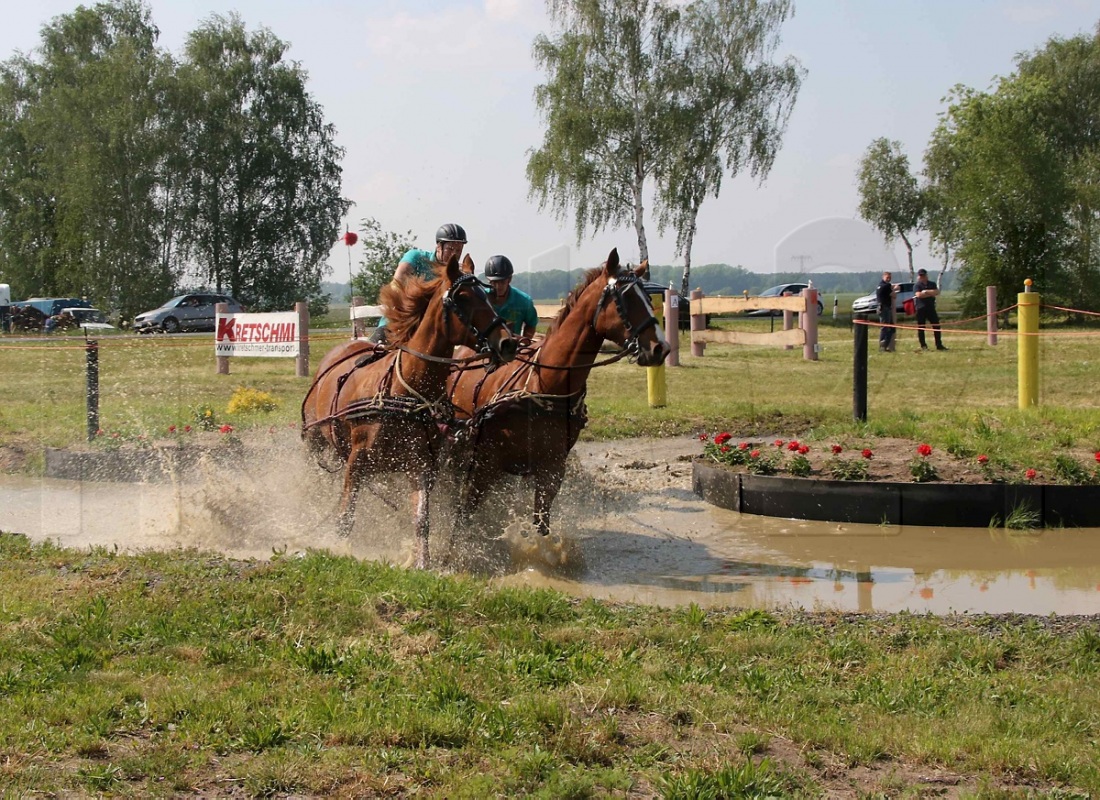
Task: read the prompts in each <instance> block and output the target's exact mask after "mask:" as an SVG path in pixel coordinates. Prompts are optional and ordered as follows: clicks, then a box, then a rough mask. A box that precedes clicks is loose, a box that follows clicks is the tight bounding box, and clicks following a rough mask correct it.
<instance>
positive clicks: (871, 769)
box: [0, 313, 1100, 800]
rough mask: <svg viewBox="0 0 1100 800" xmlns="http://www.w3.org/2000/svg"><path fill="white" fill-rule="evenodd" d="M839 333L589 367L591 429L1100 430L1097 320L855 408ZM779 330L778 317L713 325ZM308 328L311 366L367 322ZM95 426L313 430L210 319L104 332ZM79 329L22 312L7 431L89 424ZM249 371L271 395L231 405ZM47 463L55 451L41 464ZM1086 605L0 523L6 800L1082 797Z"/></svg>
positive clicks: (972, 339)
mask: <svg viewBox="0 0 1100 800" xmlns="http://www.w3.org/2000/svg"><path fill="white" fill-rule="evenodd" d="M824 323H825V324H823V326H822V336H821V341H822V345H823V348H822V351H821V358H820V360H819V361H816V362H809V361H805V360H803V358H802V354H801V351H800V350H793V351H785V350H781V349H779V350H772V349H765V348H748V347H740V348H738V347H733V346H717V345H712V346H709V347H708V348H707V353H706V355H705V356H704V357H702V358H693V357H691V356H690V355H689V349H688V345H687V343H686V341H685V342H684V344H683V346H682V349H681V363H682V366H681V367H678V368H669V369H667V370H666V377H667V384H668V397H669V404H668V406H667V407H665V408H660V409H652V408H650V407H649V405H648V402H647V396H646V370H644V369H642V368H639V367H637V366H633V365H630V364H626V363H618V364H615V365H612V366H608V367H603V368H599V369H597V370H595V371H594V372H593V373H592V377H591V379H590V382H589V407H590V411H589V413H590V424H589V427H588V429H587V430H586V433H585V435H586V436H588V437H597V438H613V437H623V436H634V435H662V434H683V433H689V432H691V433H696V432H700V431H709V432H711V433H713V432H715V431H717V430H730V431H733V432H741V433H749V432H776V433H780V434H782V435H784V436H788V437H789V436H794V435H797V436H798V437H799V438H800V439H805V440H807V441H812V440H814V439H815V438H817V439H826V438H828V437H834V436H837V437H839V436H842V435H844V434H855V435H858V436H861V437H869V436H901V437H910V438H914V439H920V440H924V441H929V442H931V443H932V444H933V445H935V446H937V447H942V448H945V449H949V450H952V451H953V452H964V451H966V449H967V448H975V449H978V448H980V451H981V452H989V453H990V454H991V456H994V455H995V456H996V457H998V458H1002V457H1003V458H1006V459H1011V460H1015V461H1017V462H1020V461H1024V460H1026V461H1027V462H1028V463H1042V459H1053V458H1054V457H1056V456H1057V455H1058V453H1060V452H1061V451H1063V450H1065V449H1066V448H1070V447H1078V448H1080V447H1085V446H1087V447H1091V448H1095V449H1100V414H1098V411H1097V406H1098V404H1100V392H1098V391H1097V389H1098V388H1100V379H1098V378H1097V375H1098V374H1100V373H1098V370H1097V369H1096V361H1097V356H1098V354H1100V349H1098V348H1100V332H1098V331H1096V330H1095V329H1082V328H1068V329H1063V328H1059V329H1057V331H1056V332H1054V333H1053V334H1052V335H1050V336H1045V337H1044V338H1042V339H1041V340H1040V352H1041V362H1042V381H1041V400H1042V405H1041V406H1040V407H1038V408H1034V409H1028V410H1025V411H1020V410H1018V409H1017V407H1016V405H1017V403H1016V362H1015V356H1016V347H1015V342H1014V340H1013V339H1012V338H1011V337H1004V338H1003V339H1002V341H1001V343H1000V344H999V345H998V346H997V347H989V346H987V345H986V344H985V343H984V336H982V335H978V333H975V334H968V333H963V332H948V333H946V334H945V339H946V341H947V343H948V345H949V347H950V348H951V349H950V351H948V352H947V353H936V352H931V353H916V352H914V351H913V349H914V346H915V339H914V335H913V333H912V332H909V331H906V332H903V333H902V339H901V344H900V345H899V347H898V351H897V352H896V353H887V354H882V353H878V352H877V350H876V349H875V348H873V347H872V353H871V357H870V403H869V405H870V420H869V422H867V423H866V424H860V423H855V422H853V421H852V419H851V403H852V385H851V373H852V331H851V330H850V329H849V328H848V327H847V324H846V322H842V324H840V325H838V326H835V327H834V326H832V325H831V324H830V320H829V317H828V313H827V314H826V318H825V320H824ZM718 324H720V325H722V326H728V325H736V326H739V327H744V328H752V329H755V330H766V329H767V328H768V327H769V325H770V323H769V322H768V321H767V320H752V321H748V320H732V321H721V322H719V323H718ZM346 336H347V332H346V330H340V329H339V326H337V327H336V328H331V329H321V328H318V329H317V330H316V331H315V335H314V341H313V363H314V364H316V363H317V361H319V359H320V356H321V355H322V354H323V352H325V350H326V349H327V348H328V347H331V346H333V345H334V344H335V343H336V342H337V341H340V340H342V339H344V338H346ZM100 364H101V393H102V399H101V426H102V427H103V428H104V430H105V431H107V432H108V433H109V434H111V433H118V434H119V439H118V440H114V439H113V437H109V436H108V437H106V438H105V439H104V440H103V441H102V442H101V443H100V445H98V446H114V445H113V444H112V442H115V441H123V442H133V441H136V440H138V439H139V438H140V437H145V438H146V439H148V438H162V437H165V436H166V435H167V431H168V428H169V426H177V428H182V426H184V425H188V424H193V425H194V424H197V421H198V419H199V418H200V417H202V415H203V414H204V413H205V411H206V410H210V412H211V414H212V415H213V417H214V419H215V421H216V422H219V423H220V422H228V423H230V424H232V425H234V426H235V427H237V428H238V429H242V430H246V429H248V428H250V427H254V428H263V427H268V426H272V425H275V426H282V425H295V424H296V422H297V420H298V407H299V403H300V401H301V398H302V395H303V393H304V391H305V389H306V387H307V385H308V381H307V380H306V379H302V378H296V377H294V368H293V361H292V360H291V359H247V358H242V359H234V360H233V361H232V365H231V369H232V374H231V375H229V376H219V375H216V374H215V362H214V354H213V347H212V342H211V341H210V339H209V338H206V337H202V338H199V339H195V338H190V337H168V336H157V337H147V338H127V337H123V336H113V337H105V338H104V339H103V347H102V352H101V354H100ZM83 365H84V352H83V346H82V345H81V344H80V343H79V342H67V341H65V340H62V339H59V338H56V337H50V338H48V339H44V340H41V341H39V342H34V343H26V342H22V341H16V340H13V339H11V338H0V375H2V376H3V378H4V380H3V391H4V400H3V403H0V446H5V447H18V448H21V449H22V450H24V451H26V452H30V453H34V452H36V450H38V449H40V448H41V446H43V445H71V444H74V443H78V442H81V441H83V440H84V434H85V418H84V410H85V406H84V373H83ZM238 387H247V388H250V389H255V390H259V391H263V392H266V393H268V394H270V395H272V396H273V397H274V398H275V399H276V400H277V401H278V407H277V408H275V410H272V411H269V412H260V411H253V412H247V413H240V414H232V413H230V412H229V411H228V406H229V402H230V399H231V397H232V396H233V394H234V392H235V391H236V390H237V388H238ZM40 466H41V464H40V462H39V461H36V460H35V459H34V458H31V459H30V461H29V462H28V464H27V466H26V469H28V470H31V471H33V470H35V469H37V468H40ZM1098 670H1100V635H1098V634H1097V627H1096V623H1095V620H1090V619H1087V618H1086V619H1075V620H1065V619H1056V618H1048V619H1044V620H1037V619H1027V618H1012V619H1008V618H991V617H971V618H948V619H936V618H932V617H914V616H911V615H907V614H901V615H894V616H851V615H841V614H808V613H807V614H801V613H785V612H763V611H757V610H742V609H731V610H728V611H704V610H702V609H700V608H698V607H696V606H694V605H693V606H689V607H687V608H680V609H654V608H643V607H638V606H619V605H614V604H609V603H602V602H596V601H577V600H573V599H570V598H568V597H566V596H564V595H561V594H558V593H555V592H550V591H545V590H525V589H514V588H494V587H493V586H491V585H490V584H489V583H487V582H486V581H484V580H481V579H475V578H467V577H461V576H459V577H454V576H451V577H447V576H439V575H434V574H430V573H416V572H408V571H404V570H400V569H396V568H393V567H390V566H388V565H382V564H377V563H360V562H356V561H355V560H353V559H349V558H342V557H336V556H333V555H331V554H328V553H321V552H315V553H307V554H305V555H304V556H303V557H300V558H299V557H295V558H286V557H282V556H280V555H279V554H276V555H275V556H274V557H273V558H272V559H271V560H269V561H265V562H247V563H244V562H234V561H229V560H227V559H225V558H223V557H220V556H218V555H216V554H210V553H198V552H193V551H175V552H169V553H143V554H139V555H123V554H119V553H115V552H110V551H107V550H105V549H102V548H93V549H91V550H88V551H76V550H62V549H58V548H57V547H55V546H53V545H50V544H49V543H45V544H37V545H32V544H30V543H28V542H27V541H26V540H25V539H24V538H23V537H19V536H13V535H3V534H0V795H3V796H4V797H8V796H11V797H22V796H27V795H31V794H46V795H47V796H75V797H92V796H130V797H145V796H178V795H183V794H201V795H204V796H248V797H281V796H289V795H294V796H305V797H363V796H372V797H373V796H397V797H407V796H421V797H438V798H456V797H470V798H474V797H477V798H480V797H492V796H496V797H504V796H530V797H546V798H560V797H569V798H582V797H606V796H623V797H627V796H629V797H661V798H670V799H672V798H677V799H679V798H682V799H685V800H686V799H687V798H720V797H745V798H749V797H822V796H852V797H867V798H872V797H875V798H877V797H890V798H893V797H914V798H916V797H928V796H938V795H940V794H943V793H947V794H948V795H950V796H953V797H980V798H1017V797H1019V798H1024V797H1060V798H1067V797H1088V796H1094V795H1096V794H1097V793H1100V762H1098V759H1097V755H1096V739H1097V736H1098V734H1100V715H1098V713H1097V711H1096V709H1097V707H1098V705H1100V696H1098V691H1100V689H1098V688H1097V687H1098V686H1100V683H1098V682H1097V673H1098Z"/></svg>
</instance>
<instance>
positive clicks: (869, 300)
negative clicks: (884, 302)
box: [852, 283, 915, 315]
mask: <svg viewBox="0 0 1100 800" xmlns="http://www.w3.org/2000/svg"><path fill="white" fill-rule="evenodd" d="M914 296H915V293H914V292H913V284H911V283H899V284H898V296H897V301H896V302H897V310H896V311H895V312H894V313H896V314H904V313H905V301H906V300H912V299H913V297H914ZM852 313H853V314H876V315H877V314H878V298H877V297H875V293H874V292H871V293H870V294H865V295H863V297H857V298H856V299H855V300H853V301H852Z"/></svg>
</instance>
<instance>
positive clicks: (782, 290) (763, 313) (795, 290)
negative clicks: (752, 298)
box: [745, 283, 825, 317]
mask: <svg viewBox="0 0 1100 800" xmlns="http://www.w3.org/2000/svg"><path fill="white" fill-rule="evenodd" d="M809 288H810V284H808V283H781V284H779V285H778V286H773V287H771V288H770V289H765V290H764V291H762V292H761V293H760V294H759V297H782V296H783V295H784V294H790V295H791V296H792V297H797V296H798V295H800V294H802V290H803V289H809ZM824 311H825V304H824V303H823V302H821V292H820V291H819V292H818V293H817V314H818V316H821V314H822V313H823V312H824ZM745 314H746V315H747V316H750V317H781V316H783V310H782V309H780V308H757V309H753V310H752V311H746V312H745Z"/></svg>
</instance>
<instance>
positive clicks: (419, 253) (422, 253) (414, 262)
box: [378, 247, 435, 328]
mask: <svg viewBox="0 0 1100 800" xmlns="http://www.w3.org/2000/svg"><path fill="white" fill-rule="evenodd" d="M398 263H399V264H409V265H411V266H412V271H413V275H415V276H416V277H418V278H420V279H421V280H425V281H430V280H432V279H433V278H435V270H434V269H433V265H434V264H435V251H434V250H418V249H417V248H415V247H414V248H413V249H412V250H409V251H408V252H407V253H405V255H403V256H401V261H399V262H398ZM388 324H389V322H388V320H387V319H386V318H385V317H380V318H379V320H378V327H379V328H384V327H386V325H388Z"/></svg>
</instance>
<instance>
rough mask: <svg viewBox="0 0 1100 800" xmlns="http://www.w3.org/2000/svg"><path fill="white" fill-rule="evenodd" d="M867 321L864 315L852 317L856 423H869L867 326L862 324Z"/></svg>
mask: <svg viewBox="0 0 1100 800" xmlns="http://www.w3.org/2000/svg"><path fill="white" fill-rule="evenodd" d="M866 319H867V317H866V315H864V314H855V315H853V317H852V323H853V325H852V328H853V330H854V334H853V335H854V337H855V339H854V341H853V342H852V418H853V419H854V420H855V421H856V422H866V421H867V326H866V325H863V324H861V323H862V322H864V321H866Z"/></svg>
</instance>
